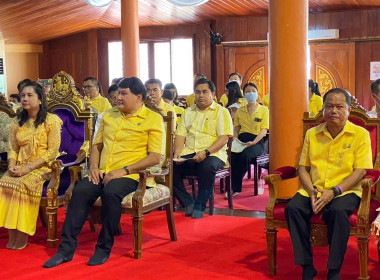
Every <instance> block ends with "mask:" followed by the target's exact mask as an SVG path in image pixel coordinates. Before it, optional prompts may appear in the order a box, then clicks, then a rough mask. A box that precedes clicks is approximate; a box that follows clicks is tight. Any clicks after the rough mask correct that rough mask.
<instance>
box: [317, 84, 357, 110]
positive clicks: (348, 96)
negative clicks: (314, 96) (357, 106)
mask: <svg viewBox="0 0 380 280" xmlns="http://www.w3.org/2000/svg"><path fill="white" fill-rule="evenodd" d="M330 93H342V94H344V96H345V97H346V103H347V105H348V107H350V106H351V94H350V93H349V92H348V91H347V90H344V89H341V88H333V89H330V90H329V91H328V92H326V93H325V95H324V96H323V103H325V101H326V99H327V96H328V95H329V94H330Z"/></svg>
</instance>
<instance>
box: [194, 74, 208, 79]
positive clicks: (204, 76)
mask: <svg viewBox="0 0 380 280" xmlns="http://www.w3.org/2000/svg"><path fill="white" fill-rule="evenodd" d="M195 77H202V78H204V79H207V77H206V75H203V74H201V73H197V74H195V75H194V78H195Z"/></svg>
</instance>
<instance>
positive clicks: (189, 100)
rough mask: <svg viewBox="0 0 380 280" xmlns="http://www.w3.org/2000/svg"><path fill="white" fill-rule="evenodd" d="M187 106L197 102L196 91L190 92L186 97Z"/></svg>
mask: <svg viewBox="0 0 380 280" xmlns="http://www.w3.org/2000/svg"><path fill="white" fill-rule="evenodd" d="M186 103H187V107H191V106H193V105H194V104H195V93H192V94H190V95H189V96H188V97H187V98H186Z"/></svg>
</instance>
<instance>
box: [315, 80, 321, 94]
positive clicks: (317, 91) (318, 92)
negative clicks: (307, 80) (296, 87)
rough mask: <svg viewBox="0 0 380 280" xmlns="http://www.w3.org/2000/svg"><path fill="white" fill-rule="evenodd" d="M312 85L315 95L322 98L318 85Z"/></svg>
mask: <svg viewBox="0 0 380 280" xmlns="http://www.w3.org/2000/svg"><path fill="white" fill-rule="evenodd" d="M314 84H315V94H316V95H318V96H322V95H321V92H320V91H319V85H318V83H317V82H315V83H314Z"/></svg>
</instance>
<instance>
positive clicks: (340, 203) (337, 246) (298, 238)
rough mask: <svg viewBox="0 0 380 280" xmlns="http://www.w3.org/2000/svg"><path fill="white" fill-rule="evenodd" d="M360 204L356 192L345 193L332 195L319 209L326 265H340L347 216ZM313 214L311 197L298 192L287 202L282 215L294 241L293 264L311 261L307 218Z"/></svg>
mask: <svg viewBox="0 0 380 280" xmlns="http://www.w3.org/2000/svg"><path fill="white" fill-rule="evenodd" d="M359 204H360V198H359V197H358V196H357V195H356V194H347V195H344V196H341V197H337V198H335V199H333V200H332V201H331V202H330V203H329V204H327V206H326V207H325V208H324V209H323V210H322V211H323V212H322V219H323V221H324V222H325V224H326V225H327V235H328V241H329V245H330V249H329V260H328V262H327V268H328V269H340V268H341V267H342V264H343V260H344V255H345V253H346V249H347V242H348V238H349V237H350V222H349V220H348V218H349V217H350V215H351V214H352V212H353V211H354V210H355V208H357V207H358V206H359ZM313 215H314V213H313V209H312V207H311V203H310V198H309V197H305V196H302V195H301V194H299V193H297V194H296V195H295V196H294V197H293V198H292V199H291V200H290V201H289V203H288V206H287V207H286V209H285V216H286V220H287V222H288V228H289V233H290V237H291V239H292V243H293V251H294V259H295V264H296V265H306V264H312V263H313V256H312V251H311V244H310V218H311V217H312V216H313Z"/></svg>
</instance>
